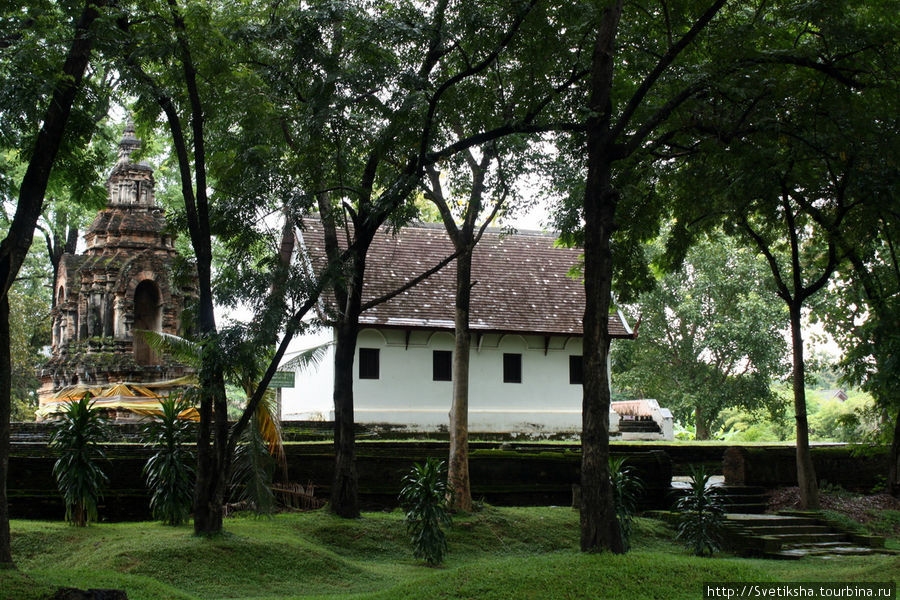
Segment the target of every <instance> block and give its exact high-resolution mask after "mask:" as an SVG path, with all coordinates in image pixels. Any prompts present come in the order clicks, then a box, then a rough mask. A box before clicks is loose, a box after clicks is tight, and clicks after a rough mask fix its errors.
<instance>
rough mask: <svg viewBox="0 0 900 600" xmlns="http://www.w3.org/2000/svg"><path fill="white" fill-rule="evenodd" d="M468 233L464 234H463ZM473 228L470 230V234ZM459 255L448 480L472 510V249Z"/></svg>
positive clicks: (456, 503)
mask: <svg viewBox="0 0 900 600" xmlns="http://www.w3.org/2000/svg"><path fill="white" fill-rule="evenodd" d="M465 233H466V232H462V233H461V238H462V236H464V235H465ZM471 233H472V232H471V231H469V232H468V234H469V237H471ZM464 243H467V244H468V250H467V251H466V252H463V253H462V254H460V255H459V256H458V257H457V258H456V315H455V317H454V319H455V320H454V326H455V329H456V345H455V350H454V353H453V405H452V406H451V408H450V466H449V468H448V471H447V480H448V482H449V487H450V491H451V493H452V497H451V506H452V507H453V508H454V509H456V510H462V511H466V512H471V511H472V488H471V485H470V482H469V352H470V350H471V346H472V332H471V330H470V329H469V305H470V302H471V295H472V250H473V246H472V244H471V243H470V242H464Z"/></svg>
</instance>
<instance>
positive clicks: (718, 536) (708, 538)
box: [675, 467, 725, 556]
mask: <svg viewBox="0 0 900 600" xmlns="http://www.w3.org/2000/svg"><path fill="white" fill-rule="evenodd" d="M710 477H711V475H710V474H708V473H707V472H706V470H705V469H704V468H702V467H699V468H695V467H692V468H691V482H690V488H689V490H688V493H687V494H686V495H684V496H682V497H681V498H679V499H678V502H677V503H676V505H675V506H676V508H677V510H678V511H679V512H680V513H681V514H680V515H679V520H678V539H679V540H681V541H682V542H684V543H685V544H686V545H688V546H689V547H690V548H691V549H693V551H694V554H696V555H697V556H707V555H709V556H712V554H713V553H714V552H716V551H717V550H718V549H719V548H720V547H721V545H722V528H723V526H724V523H725V509H724V508H723V506H722V497H721V495H720V494H719V491H718V490H717V489H716V488H714V487H711V486H710V485H709V479H710Z"/></svg>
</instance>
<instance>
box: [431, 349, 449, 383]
mask: <svg viewBox="0 0 900 600" xmlns="http://www.w3.org/2000/svg"><path fill="white" fill-rule="evenodd" d="M431 378H432V379H433V380H434V381H452V380H453V353H452V352H450V351H449V350H435V351H434V354H432V355H431Z"/></svg>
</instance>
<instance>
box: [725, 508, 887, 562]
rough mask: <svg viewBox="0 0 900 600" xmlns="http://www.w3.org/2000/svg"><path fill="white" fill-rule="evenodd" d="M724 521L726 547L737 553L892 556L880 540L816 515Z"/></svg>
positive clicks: (757, 516)
mask: <svg viewBox="0 0 900 600" xmlns="http://www.w3.org/2000/svg"><path fill="white" fill-rule="evenodd" d="M726 518H727V525H726V530H727V534H726V546H728V547H729V549H730V550H732V551H734V552H737V553H739V554H746V555H753V556H762V557H764V558H785V559H791V558H793V559H796V558H803V557H804V556H845V555H862V554H874V553H890V554H893V553H894V551H892V550H886V549H885V548H884V538H883V537H878V536H870V535H862V534H857V533H852V532H849V531H846V530H844V529H842V528H841V527H840V526H839V525H837V524H836V523H832V522H829V521H828V520H826V519H825V518H823V517H822V516H821V515H820V514H818V513H815V512H802V511H783V512H779V513H777V514H741V513H729V514H727V515H726Z"/></svg>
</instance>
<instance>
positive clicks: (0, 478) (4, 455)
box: [0, 295, 13, 566]
mask: <svg viewBox="0 0 900 600" xmlns="http://www.w3.org/2000/svg"><path fill="white" fill-rule="evenodd" d="M0 348H6V349H8V348H9V298H8V297H7V296H6V295H3V296H0ZM11 397H12V365H11V363H10V357H9V352H8V351H7V352H3V353H0V566H12V564H13V559H12V547H11V538H10V532H9V504H8V503H7V497H6V474H7V473H8V469H9V419H10V415H11V413H12V403H11Z"/></svg>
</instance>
